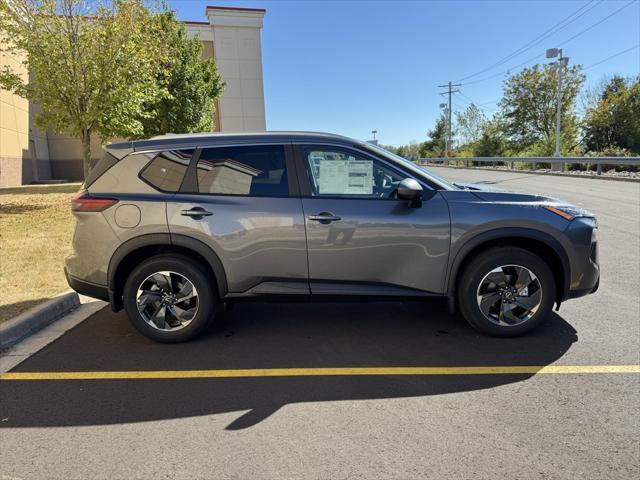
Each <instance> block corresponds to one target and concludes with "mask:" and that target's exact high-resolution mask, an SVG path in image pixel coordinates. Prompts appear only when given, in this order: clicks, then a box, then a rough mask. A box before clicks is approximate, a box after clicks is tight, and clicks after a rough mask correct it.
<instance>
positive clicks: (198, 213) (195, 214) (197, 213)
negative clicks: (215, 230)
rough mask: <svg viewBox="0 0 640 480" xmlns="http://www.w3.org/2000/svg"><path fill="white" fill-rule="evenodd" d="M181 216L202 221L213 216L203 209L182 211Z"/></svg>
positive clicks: (195, 208) (196, 208)
mask: <svg viewBox="0 0 640 480" xmlns="http://www.w3.org/2000/svg"><path fill="white" fill-rule="evenodd" d="M180 215H184V216H185V217H191V218H193V219H194V220H200V219H202V218H204V217H209V216H211V215H213V213H212V212H208V211H207V210H205V209H204V208H202V207H193V208H192V209H190V210H181V211H180Z"/></svg>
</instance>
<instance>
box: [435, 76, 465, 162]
mask: <svg viewBox="0 0 640 480" xmlns="http://www.w3.org/2000/svg"><path fill="white" fill-rule="evenodd" d="M461 85H462V84H461V83H455V84H454V83H451V82H449V83H447V84H446V85H438V88H446V89H447V91H446V92H441V93H440V95H449V106H448V107H447V109H446V112H445V113H446V114H447V139H448V140H447V142H446V145H445V149H444V156H445V157H448V156H449V150H450V149H453V145H452V140H453V139H452V138H451V111H452V110H451V94H452V93H455V92H459V90H452V88H453V87H459V86H461Z"/></svg>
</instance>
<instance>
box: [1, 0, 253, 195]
mask: <svg viewBox="0 0 640 480" xmlns="http://www.w3.org/2000/svg"><path fill="white" fill-rule="evenodd" d="M205 13H206V16H207V19H208V21H206V22H205V21H203V22H192V21H186V22H185V24H186V25H187V31H188V34H189V36H191V37H192V36H194V35H196V34H199V35H200V39H201V40H202V43H203V47H204V48H203V56H205V57H207V58H214V59H215V60H216V63H217V65H218V70H219V72H220V74H221V76H222V79H223V81H224V82H225V83H226V88H225V90H224V92H223V94H222V96H221V98H220V99H219V101H218V105H217V111H216V114H215V119H214V120H215V122H214V123H215V129H216V130H220V131H259V130H264V129H265V110H264V90H263V83H262V48H261V42H260V34H261V30H262V19H263V17H264V15H265V10H263V9H254V8H237V7H213V6H209V7H206V11H205ZM5 65H9V66H10V67H11V68H12V69H14V71H18V72H21V74H22V75H24V76H27V75H28V72H27V71H26V69H25V68H24V67H23V66H22V64H21V59H20V58H14V57H11V56H9V55H6V54H2V57H1V58H0V68H3V67H4V66H5ZM37 108H38V107H37V105H34V104H31V103H30V102H28V101H27V100H25V99H23V98H20V97H18V96H17V95H13V94H12V93H10V92H7V91H5V90H0V187H11V186H17V185H24V184H28V183H32V182H34V181H47V180H53V179H64V180H80V179H81V178H82V153H81V145H80V141H79V140H78V139H75V138H72V137H69V136H66V135H58V134H55V133H53V132H51V131H49V132H46V133H44V132H41V131H39V130H38V129H37V128H36V126H35V124H34V121H33V119H34V115H35V114H36V113H37ZM91 153H92V156H93V158H95V159H97V158H99V157H100V155H101V142H100V139H99V138H97V137H94V141H93V143H92V145H91Z"/></svg>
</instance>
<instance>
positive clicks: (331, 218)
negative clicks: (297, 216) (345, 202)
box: [308, 212, 342, 224]
mask: <svg viewBox="0 0 640 480" xmlns="http://www.w3.org/2000/svg"><path fill="white" fill-rule="evenodd" d="M308 218H309V220H312V221H315V222H320V223H324V224H327V223H331V222H337V221H339V220H342V218H341V217H339V216H337V215H334V214H333V213H331V212H320V213H319V214H317V215H309V217H308Z"/></svg>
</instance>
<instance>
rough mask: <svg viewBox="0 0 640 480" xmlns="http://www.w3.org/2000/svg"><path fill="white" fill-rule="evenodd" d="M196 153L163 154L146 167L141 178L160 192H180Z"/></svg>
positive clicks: (177, 151)
mask: <svg viewBox="0 0 640 480" xmlns="http://www.w3.org/2000/svg"><path fill="white" fill-rule="evenodd" d="M194 151H195V150H173V151H169V152H161V153H159V154H158V155H157V156H156V157H155V158H154V159H153V160H151V161H150V162H149V163H148V164H147V166H146V167H144V169H143V170H142V172H141V173H140V178H142V179H143V180H144V181H145V182H147V183H148V184H150V185H151V186H153V187H155V188H157V189H158V190H161V191H163V192H171V193H175V192H177V191H179V190H180V185H182V180H183V179H184V175H185V173H187V168H188V167H189V162H190V161H191V156H192V155H193V152H194Z"/></svg>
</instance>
